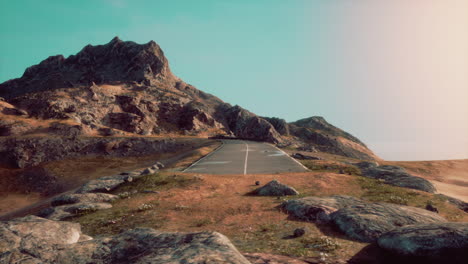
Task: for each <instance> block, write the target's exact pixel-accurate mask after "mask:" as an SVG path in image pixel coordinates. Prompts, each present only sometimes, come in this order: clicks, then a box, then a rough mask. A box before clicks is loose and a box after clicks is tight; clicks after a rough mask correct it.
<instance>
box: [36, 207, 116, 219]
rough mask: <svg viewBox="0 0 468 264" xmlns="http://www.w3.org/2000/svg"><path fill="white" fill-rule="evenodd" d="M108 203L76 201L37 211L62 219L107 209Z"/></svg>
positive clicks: (51, 217)
mask: <svg viewBox="0 0 468 264" xmlns="http://www.w3.org/2000/svg"><path fill="white" fill-rule="evenodd" d="M109 208H112V205H111V204H109V203H76V204H66V205H60V206H56V207H49V208H46V209H44V210H42V211H40V212H39V214H38V216H40V217H44V218H47V219H50V220H57V221H58V220H64V219H67V218H70V217H72V216H77V215H83V214H89V213H92V212H95V211H97V210H103V209H109Z"/></svg>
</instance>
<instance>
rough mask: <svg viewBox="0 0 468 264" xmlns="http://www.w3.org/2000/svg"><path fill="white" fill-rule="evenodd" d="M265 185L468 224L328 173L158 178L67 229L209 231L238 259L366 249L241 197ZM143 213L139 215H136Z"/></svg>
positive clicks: (421, 196)
mask: <svg viewBox="0 0 468 264" xmlns="http://www.w3.org/2000/svg"><path fill="white" fill-rule="evenodd" d="M202 153H205V151H203V152H202ZM202 153H199V156H201V154H202ZM192 160H195V159H192ZM186 162H188V160H186ZM179 165H180V164H179ZM273 179H277V180H279V181H280V182H282V183H285V184H288V185H290V186H293V187H294V188H296V189H297V190H298V191H299V192H300V193H301V194H300V195H299V197H303V196H328V195H334V194H346V195H351V196H355V197H361V198H363V199H367V200H369V201H384V202H390V203H400V204H401V199H406V201H405V202H404V204H408V205H412V206H417V207H421V208H424V207H425V206H426V204H427V203H431V204H433V205H435V206H436V207H438V208H439V211H440V214H441V215H442V216H444V217H446V218H447V219H449V220H451V221H467V220H468V218H467V214H466V213H464V212H463V211H461V210H459V209H458V208H456V207H454V206H452V205H450V204H448V203H446V202H445V201H443V200H441V199H439V198H437V197H436V196H434V195H432V194H428V193H424V192H418V191H414V190H409V189H405V188H399V187H394V186H389V185H386V184H381V183H380V182H378V181H376V180H373V179H368V178H363V177H361V176H356V175H347V174H338V173H336V172H332V171H315V172H314V171H312V172H304V173H288V174H275V175H269V174H265V175H199V174H195V173H192V174H188V173H180V172H170V171H166V172H162V173H159V174H156V175H150V176H147V177H145V178H143V179H141V180H139V181H136V182H134V183H131V184H130V185H128V186H126V187H123V188H122V189H120V190H117V191H116V193H119V192H127V193H132V191H135V190H136V191H137V193H134V194H131V195H130V196H129V197H127V198H125V199H122V200H119V201H117V202H115V203H114V207H113V208H112V209H109V210H103V211H99V212H96V213H93V214H89V215H86V216H81V217H78V218H75V219H73V221H77V222H80V223H81V224H82V226H83V230H84V232H85V233H87V234H90V235H102V234H114V233H118V232H120V231H121V230H123V229H129V228H135V227H151V228H155V229H158V230H162V231H181V232H195V231H203V230H212V231H217V232H220V233H222V234H224V235H226V236H228V237H229V238H230V240H231V241H232V242H233V243H234V244H235V246H236V247H237V248H238V249H239V250H240V251H242V252H262V253H273V254H279V255H287V256H293V257H304V258H306V259H307V258H310V259H311V260H312V259H316V258H317V257H319V256H320V253H327V254H328V255H329V257H330V258H331V259H341V260H347V259H350V258H351V257H353V256H354V255H356V254H357V253H358V252H359V251H361V250H362V249H363V248H364V247H366V246H367V245H368V244H366V243H360V242H356V241H352V240H349V239H347V238H346V237H345V236H344V235H343V234H341V233H340V232H338V231H336V230H334V229H333V228H332V227H330V226H324V225H316V224H313V223H308V222H303V221H297V220H295V219H291V218H290V217H288V215H286V214H285V213H283V212H281V210H279V209H278V205H279V204H281V203H282V202H283V201H284V200H285V199H290V198H296V197H286V198H285V197H283V198H277V197H257V196H250V195H246V194H248V193H250V192H251V191H252V190H254V189H255V188H256V187H257V186H255V184H254V183H255V181H260V182H261V184H265V183H267V182H269V181H271V180H273ZM392 197H393V198H392ZM394 197H400V198H401V199H396V198H394ZM143 206H144V207H145V208H146V209H145V210H139V209H138V208H140V207H143ZM296 228H306V229H308V232H307V234H306V235H305V236H304V237H300V238H292V237H291V235H292V234H293V232H294V230H295V229H296Z"/></svg>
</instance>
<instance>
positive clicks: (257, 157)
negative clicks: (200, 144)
mask: <svg viewBox="0 0 468 264" xmlns="http://www.w3.org/2000/svg"><path fill="white" fill-rule="evenodd" d="M303 171H307V169H306V168H305V167H303V166H302V165H301V164H300V163H299V162H297V161H296V160H294V159H292V158H291V157H289V156H288V155H287V154H286V153H284V152H283V151H281V150H279V149H278V148H276V147H275V146H273V145H271V144H268V143H262V142H253V141H247V140H223V145H222V146H221V147H219V148H218V149H217V150H215V151H213V152H212V153H210V154H208V155H207V156H205V157H204V158H202V159H200V160H199V161H197V162H195V163H194V164H192V165H191V166H190V167H188V168H187V169H185V170H184V172H189V173H205V174H267V173H280V172H303Z"/></svg>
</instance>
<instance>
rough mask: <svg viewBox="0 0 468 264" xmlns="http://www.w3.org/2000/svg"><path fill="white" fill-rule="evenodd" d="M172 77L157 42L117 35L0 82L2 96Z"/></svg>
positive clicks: (149, 81) (52, 59)
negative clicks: (103, 42)
mask: <svg viewBox="0 0 468 264" xmlns="http://www.w3.org/2000/svg"><path fill="white" fill-rule="evenodd" d="M170 77H173V76H172V73H171V72H170V70H169V65H168V62H167V59H166V57H165V56H164V53H163V51H162V50H161V48H160V47H159V46H158V45H157V44H156V43H155V42H154V41H150V42H148V43H147V44H144V45H139V44H137V43H134V42H130V41H125V42H124V41H122V40H120V39H119V38H118V37H115V38H114V39H112V40H111V41H110V42H109V43H107V44H105V45H98V46H92V45H87V46H86V47H84V48H83V49H82V50H81V51H80V52H79V53H77V54H76V55H72V56H70V57H68V58H64V57H63V56H62V55H57V56H51V57H49V58H47V59H46V60H44V61H42V62H41V63H40V64H38V65H34V66H31V67H29V68H27V69H26V71H25V72H24V74H23V76H22V77H21V78H19V79H14V80H10V81H7V82H5V83H3V84H1V85H0V96H3V97H5V99H7V100H9V99H12V98H14V97H17V96H19V95H22V94H25V93H31V92H40V91H45V90H50V89H56V88H65V87H75V86H79V85H82V84H84V85H90V84H92V83H93V82H95V83H98V84H99V83H112V82H116V81H118V82H122V81H136V82H143V83H145V84H151V83H152V82H154V81H157V80H162V79H167V78H170Z"/></svg>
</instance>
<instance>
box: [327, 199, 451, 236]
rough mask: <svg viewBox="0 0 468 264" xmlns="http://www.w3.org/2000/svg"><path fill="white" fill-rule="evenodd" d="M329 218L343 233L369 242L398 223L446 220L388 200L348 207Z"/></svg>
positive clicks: (407, 223)
mask: <svg viewBox="0 0 468 264" xmlns="http://www.w3.org/2000/svg"><path fill="white" fill-rule="evenodd" d="M330 218H331V220H332V221H333V223H334V224H335V225H336V226H337V227H338V228H339V229H340V230H341V231H342V232H343V233H345V234H346V235H348V236H349V237H350V238H353V239H356V240H358V241H362V242H373V241H375V240H376V239H377V238H379V236H380V235H382V234H383V233H386V232H388V231H390V230H392V229H395V228H398V227H401V226H407V225H414V224H431V223H444V222H446V220H445V219H444V218H443V217H441V216H439V215H438V214H436V213H433V212H430V211H428V210H425V209H421V208H416V207H412V206H404V205H396V204H389V203H363V204H356V205H353V206H348V207H345V208H343V209H340V210H338V211H336V212H334V213H332V214H331V215H330Z"/></svg>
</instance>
